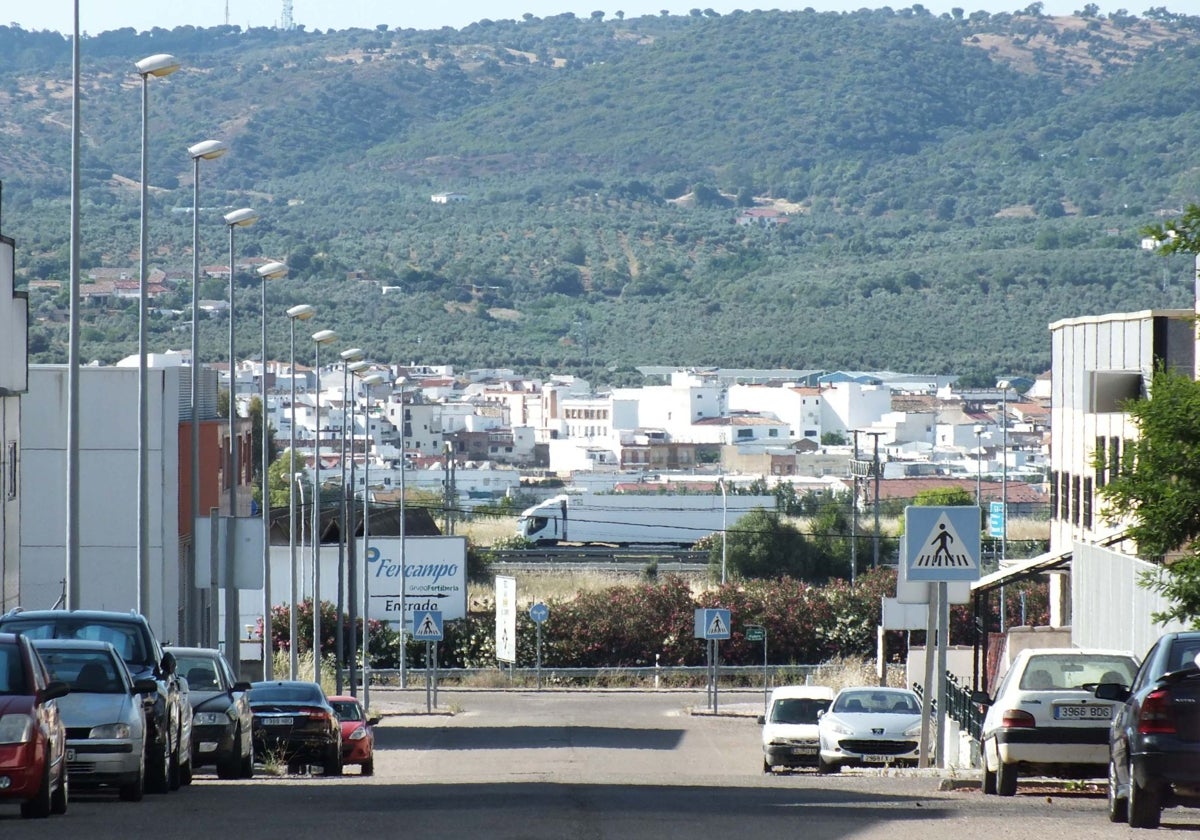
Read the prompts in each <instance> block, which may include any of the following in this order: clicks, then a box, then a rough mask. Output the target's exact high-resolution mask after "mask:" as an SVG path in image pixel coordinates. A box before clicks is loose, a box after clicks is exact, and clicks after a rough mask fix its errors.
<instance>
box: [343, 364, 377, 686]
mask: <svg viewBox="0 0 1200 840" xmlns="http://www.w3.org/2000/svg"><path fill="white" fill-rule="evenodd" d="M346 370H348V371H350V373H351V374H353V375H354V377H355V379H357V378H358V377H359V376H360V375H362V376H365V375H366V373H368V372H370V370H371V364H370V362H364V361H362V360H361V359H360V360H358V361H356V362H350V363H348V364H347V365H346ZM356 390H357V388H353V389H351V393H350V397H349V399H350V465H349V470H350V480H349V486H348V487H345V489H346V491H347V492H346V497H345V501H346V511H345V514H344V515H345V521H346V522H347V523H348V525H347V526H346V528H347V536H346V577H347V580H348V581H349V587H348V591H347V593H346V599H347V600H348V601H349V602H350V634H349V635H350V654H349V656H347V657H346V658H347V659H348V660H349V665H350V694H351V696H353V697H357V696H358V632H357V628H358V558H357V554H358V550H357V547H356V546H355V542H354V534H355V532H357V530H358V527H357V526H356V525H355V523H356V522H357V521H358V517H357V516H356V515H355V513H354V487H355V484H356V482H355V480H354V458H355V450H356V448H357V447H356V446H355V444H354V434H355V431H356V430H357V428H358V425H357V424H356V423H355V420H354V415H355V408H356V403H357V402H358V400H357V397H356V395H355V393H354V392H355V391H356Z"/></svg>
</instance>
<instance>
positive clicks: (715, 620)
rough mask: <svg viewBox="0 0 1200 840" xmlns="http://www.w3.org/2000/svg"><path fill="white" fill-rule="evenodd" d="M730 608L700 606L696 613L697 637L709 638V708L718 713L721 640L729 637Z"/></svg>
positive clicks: (695, 634)
mask: <svg viewBox="0 0 1200 840" xmlns="http://www.w3.org/2000/svg"><path fill="white" fill-rule="evenodd" d="M729 628H730V624H729V610H723V609H712V608H707V607H705V608H700V609H697V610H696V613H695V633H694V636H695V638H697V639H705V640H707V642H708V644H707V648H708V698H709V708H711V709H712V710H713V714H716V713H717V681H718V673H717V672H718V668H719V666H718V664H717V663H718V655H719V649H718V647H717V645H718V642H719V640H721V639H728V638H729V637H730V636H731V635H732V634H731V632H730V629H729Z"/></svg>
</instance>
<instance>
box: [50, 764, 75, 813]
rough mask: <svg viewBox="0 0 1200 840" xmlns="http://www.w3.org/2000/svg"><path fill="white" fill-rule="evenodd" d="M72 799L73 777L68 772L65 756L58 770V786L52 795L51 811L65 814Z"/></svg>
mask: <svg viewBox="0 0 1200 840" xmlns="http://www.w3.org/2000/svg"><path fill="white" fill-rule="evenodd" d="M70 801H71V777H70V775H69V774H68V773H67V760H66V758H63V760H62V763H61V765H60V769H59V772H58V787H57V788H56V789H55V791H54V795H53V796H51V797H50V813H52V814H65V813H67V805H68V804H69V803H70Z"/></svg>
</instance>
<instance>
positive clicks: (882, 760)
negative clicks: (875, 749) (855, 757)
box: [862, 755, 892, 764]
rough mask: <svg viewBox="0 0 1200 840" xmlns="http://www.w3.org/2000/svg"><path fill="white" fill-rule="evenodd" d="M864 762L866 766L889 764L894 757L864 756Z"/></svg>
mask: <svg viewBox="0 0 1200 840" xmlns="http://www.w3.org/2000/svg"><path fill="white" fill-rule="evenodd" d="M862 760H863V763H864V764H887V763H888V762H889V761H891V760H892V757H891V756H890V755H864V756H863V757H862Z"/></svg>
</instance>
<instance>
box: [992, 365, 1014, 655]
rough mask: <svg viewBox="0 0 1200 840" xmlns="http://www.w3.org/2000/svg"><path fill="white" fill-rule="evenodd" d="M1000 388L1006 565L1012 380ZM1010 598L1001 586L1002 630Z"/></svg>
mask: <svg viewBox="0 0 1200 840" xmlns="http://www.w3.org/2000/svg"><path fill="white" fill-rule="evenodd" d="M996 385H997V387H999V388H1000V389H1001V390H1000V430H1001V431H1000V565H1001V567H1003V566H1004V564H1005V561H1006V560H1007V555H1008V389H1009V388H1011V387H1012V382H1010V381H1009V380H1007V379H1001V380H1000V381H998V382H997V383H996ZM1007 606H1008V598H1007V596H1006V594H1005V592H1004V585H1003V584H1001V586H1000V632H1001V633H1003V632H1005V630H1006V629H1007V626H1008V617H1007V615H1006V613H1007V611H1008V610H1007Z"/></svg>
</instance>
